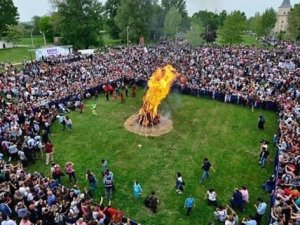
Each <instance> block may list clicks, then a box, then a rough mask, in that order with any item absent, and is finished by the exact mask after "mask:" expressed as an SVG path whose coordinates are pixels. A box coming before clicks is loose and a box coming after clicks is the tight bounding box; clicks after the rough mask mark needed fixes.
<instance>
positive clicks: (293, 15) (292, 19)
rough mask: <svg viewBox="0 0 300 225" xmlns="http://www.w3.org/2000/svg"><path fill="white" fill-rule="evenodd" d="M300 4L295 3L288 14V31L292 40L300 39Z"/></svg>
mask: <svg viewBox="0 0 300 225" xmlns="http://www.w3.org/2000/svg"><path fill="white" fill-rule="evenodd" d="M299 21H300V4H295V6H294V8H292V9H291V11H290V12H289V15H288V33H289V36H290V37H291V39H292V40H296V41H299V40H300V23H299Z"/></svg>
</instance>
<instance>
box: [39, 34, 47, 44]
mask: <svg viewBox="0 0 300 225" xmlns="http://www.w3.org/2000/svg"><path fill="white" fill-rule="evenodd" d="M40 33H41V34H42V35H43V39H44V45H45V46H47V41H46V36H45V32H42V31H40Z"/></svg>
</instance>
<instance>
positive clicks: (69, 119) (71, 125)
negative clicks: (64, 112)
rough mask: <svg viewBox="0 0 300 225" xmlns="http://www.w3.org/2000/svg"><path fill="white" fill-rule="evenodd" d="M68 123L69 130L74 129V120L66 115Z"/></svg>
mask: <svg viewBox="0 0 300 225" xmlns="http://www.w3.org/2000/svg"><path fill="white" fill-rule="evenodd" d="M66 125H67V129H68V130H73V122H72V120H71V118H70V117H69V116H66Z"/></svg>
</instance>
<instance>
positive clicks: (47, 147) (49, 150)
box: [45, 141, 54, 165]
mask: <svg viewBox="0 0 300 225" xmlns="http://www.w3.org/2000/svg"><path fill="white" fill-rule="evenodd" d="M45 153H46V165H48V164H49V159H50V158H51V162H52V161H53V153H54V146H53V144H52V143H51V141H48V142H47V144H46V145H45Z"/></svg>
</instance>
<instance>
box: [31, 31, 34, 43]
mask: <svg viewBox="0 0 300 225" xmlns="http://www.w3.org/2000/svg"><path fill="white" fill-rule="evenodd" d="M32 32H33V29H31V30H30V37H31V45H32V47H34V43H33V37H32Z"/></svg>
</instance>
